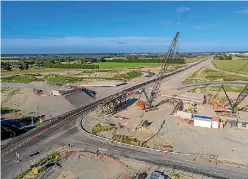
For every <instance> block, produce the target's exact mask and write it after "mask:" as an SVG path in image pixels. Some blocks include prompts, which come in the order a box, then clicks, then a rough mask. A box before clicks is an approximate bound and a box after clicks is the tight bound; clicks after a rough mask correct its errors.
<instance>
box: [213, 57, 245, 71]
mask: <svg viewBox="0 0 248 179" xmlns="http://www.w3.org/2000/svg"><path fill="white" fill-rule="evenodd" d="M247 63H248V60H214V61H213V65H214V66H215V67H216V68H218V69H221V70H225V71H229V72H237V71H239V70H240V69H241V68H242V67H243V66H245V65H246V64H247ZM239 73H242V74H248V65H247V66H245V67H244V68H243V69H242V70H241V71H240V72H239Z"/></svg>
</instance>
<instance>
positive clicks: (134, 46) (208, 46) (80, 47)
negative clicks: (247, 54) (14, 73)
mask: <svg viewBox="0 0 248 179" xmlns="http://www.w3.org/2000/svg"><path fill="white" fill-rule="evenodd" d="M172 38H173V37H170V38H167V37H139V36H126V37H61V38H53V37H45V38H29V39H28V38H17V39H10V38H4V39H2V47H1V48H2V53H5V54H6V53H16V54H18V53H37V54H40V53H44V54H46V53H144V52H166V51H167V49H168V48H169V45H170V43H171V41H172ZM234 45H237V44H234ZM234 47H235V46H234ZM221 48H223V49H227V48H231V47H229V46H228V47H227V46H226V44H223V43H221V42H217V41H212V40H211V41H194V42H193V41H192V42H185V41H180V46H179V50H180V52H183V51H218V50H221Z"/></svg>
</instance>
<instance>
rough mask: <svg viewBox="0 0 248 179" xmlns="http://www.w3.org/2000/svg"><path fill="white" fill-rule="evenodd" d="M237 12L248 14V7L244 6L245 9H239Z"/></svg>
mask: <svg viewBox="0 0 248 179" xmlns="http://www.w3.org/2000/svg"><path fill="white" fill-rule="evenodd" d="M236 13H238V14H245V15H248V7H246V8H244V9H243V10H238V11H236Z"/></svg>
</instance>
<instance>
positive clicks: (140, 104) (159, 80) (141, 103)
mask: <svg viewBox="0 0 248 179" xmlns="http://www.w3.org/2000/svg"><path fill="white" fill-rule="evenodd" d="M178 38H179V32H177V33H176V35H175V37H174V39H173V41H172V43H171V45H170V47H169V50H168V52H167V54H166V57H165V59H164V63H163V65H162V66H161V69H160V71H159V74H158V77H157V80H156V81H155V84H154V86H153V88H152V92H151V94H150V96H149V97H148V95H147V93H146V91H145V89H144V88H142V92H143V93H144V94H145V97H146V102H144V101H142V100H141V99H140V97H139V99H138V102H137V106H138V108H139V109H142V110H145V109H150V108H153V107H154V106H153V105H152V102H153V101H154V99H155V98H156V96H157V95H158V93H159V89H160V86H161V84H162V81H163V76H164V75H163V72H164V71H165V70H166V69H167V65H166V63H167V61H168V60H170V59H172V55H173V54H174V51H175V47H176V45H177V41H178Z"/></svg>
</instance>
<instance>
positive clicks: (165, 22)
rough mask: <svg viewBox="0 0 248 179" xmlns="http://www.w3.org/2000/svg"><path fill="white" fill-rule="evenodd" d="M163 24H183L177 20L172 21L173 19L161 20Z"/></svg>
mask: <svg viewBox="0 0 248 179" xmlns="http://www.w3.org/2000/svg"><path fill="white" fill-rule="evenodd" d="M160 23H161V24H168V25H179V26H180V25H181V23H180V22H176V21H172V20H165V21H161V22H160Z"/></svg>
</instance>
